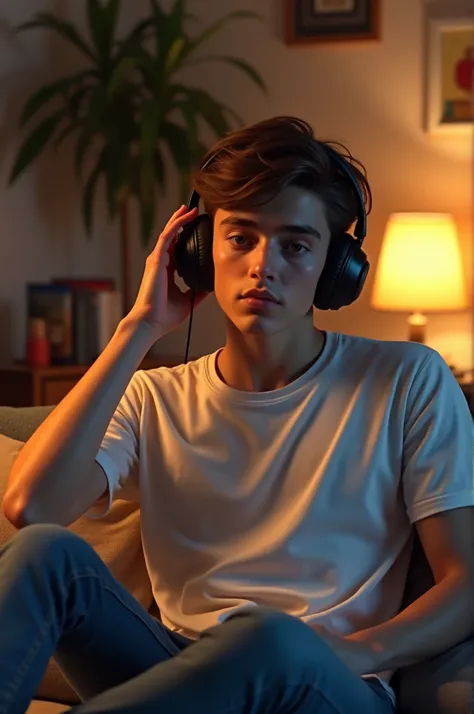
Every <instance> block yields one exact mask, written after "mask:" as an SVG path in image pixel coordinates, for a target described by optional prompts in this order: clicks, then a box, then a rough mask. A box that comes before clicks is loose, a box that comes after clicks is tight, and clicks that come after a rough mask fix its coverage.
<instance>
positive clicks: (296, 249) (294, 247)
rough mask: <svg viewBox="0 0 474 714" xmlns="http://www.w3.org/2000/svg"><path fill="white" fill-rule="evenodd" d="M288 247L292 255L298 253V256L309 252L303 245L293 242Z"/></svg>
mask: <svg viewBox="0 0 474 714" xmlns="http://www.w3.org/2000/svg"><path fill="white" fill-rule="evenodd" d="M286 247H287V249H288V250H289V251H290V252H291V253H297V254H298V255H300V254H303V253H306V251H307V250H308V248H307V247H306V246H305V245H303V243H294V242H291V243H288V245H287V246H286Z"/></svg>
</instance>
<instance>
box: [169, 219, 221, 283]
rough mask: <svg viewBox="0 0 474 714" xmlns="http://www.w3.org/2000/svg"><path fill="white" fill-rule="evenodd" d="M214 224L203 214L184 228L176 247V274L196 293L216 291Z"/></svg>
mask: <svg viewBox="0 0 474 714" xmlns="http://www.w3.org/2000/svg"><path fill="white" fill-rule="evenodd" d="M212 237H213V223H212V219H211V217H210V216H209V215H208V214H207V213H201V214H200V215H199V216H198V217H197V218H196V219H195V220H194V221H193V222H192V223H190V224H188V225H187V226H185V227H184V228H183V230H182V231H181V234H180V235H179V236H178V239H177V241H176V243H175V247H174V260H175V264H176V272H177V273H178V275H179V277H180V278H182V279H183V280H184V282H185V284H186V285H187V286H188V288H191V289H192V290H194V291H195V292H206V293H211V292H213V291H214V260H213V257H212Z"/></svg>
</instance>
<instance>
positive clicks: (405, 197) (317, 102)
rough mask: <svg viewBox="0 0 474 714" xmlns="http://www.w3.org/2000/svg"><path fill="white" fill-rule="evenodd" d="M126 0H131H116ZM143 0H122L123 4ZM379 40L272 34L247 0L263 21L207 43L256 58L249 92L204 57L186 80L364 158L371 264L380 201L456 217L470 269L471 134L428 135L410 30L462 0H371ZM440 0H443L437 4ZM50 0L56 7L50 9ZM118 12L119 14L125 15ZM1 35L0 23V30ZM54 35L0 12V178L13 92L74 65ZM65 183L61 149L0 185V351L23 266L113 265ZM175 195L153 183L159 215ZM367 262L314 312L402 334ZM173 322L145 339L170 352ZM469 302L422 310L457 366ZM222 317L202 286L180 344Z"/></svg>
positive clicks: (272, 8)
mask: <svg viewBox="0 0 474 714" xmlns="http://www.w3.org/2000/svg"><path fill="white" fill-rule="evenodd" d="M123 4H124V7H125V6H126V7H127V12H128V13H131V12H132V10H131V8H132V3H129V2H124V3H123ZM146 4H147V3H145V2H136V3H134V4H133V8H134V9H133V13H134V15H137V14H138V13H139V11H140V8H143V7H145V6H146ZM381 4H382V6H383V18H382V20H383V40H382V41H381V42H376V43H371V44H366V45H359V44H351V45H338V44H334V45H333V46H329V45H328V46H316V45H315V46H309V47H306V48H295V47H291V48H289V47H286V46H285V44H284V42H283V40H282V17H283V11H282V8H281V5H282V3H281V2H275V1H274V0H259V3H258V6H259V8H260V11H261V13H262V15H264V17H265V22H264V23H263V24H256V23H255V24H254V23H245V24H244V23H242V22H241V23H239V24H235V25H234V27H233V29H231V28H230V27H229V28H228V29H227V30H226V31H224V32H222V33H221V35H220V36H219V37H217V38H216V39H215V41H214V46H213V47H212V48H209V49H210V50H212V51H216V52H219V51H222V52H225V53H228V54H236V55H241V56H245V57H246V58H247V59H248V60H249V61H250V62H251V63H253V64H254V65H255V66H256V67H258V68H259V69H260V71H261V72H262V74H263V75H264V77H265V78H266V80H267V82H268V85H269V95H268V97H264V96H262V95H261V94H260V93H259V92H258V91H257V90H256V89H254V88H253V87H252V86H251V85H250V84H249V83H248V82H247V81H245V80H244V79H243V78H242V77H240V75H239V74H237V73H236V72H234V71H233V70H232V69H227V68H226V67H224V66H218V68H217V69H212V70H211V69H210V68H206V70H205V71H204V69H202V70H201V73H200V74H197V73H192V74H191V76H190V81H195V82H199V83H200V84H201V86H203V87H205V88H207V89H209V90H210V91H212V92H213V93H215V94H216V95H218V96H219V97H221V98H222V100H223V101H226V102H228V103H229V104H232V106H234V107H235V108H236V109H237V110H238V111H239V112H240V113H241V114H242V115H243V116H244V118H245V120H246V121H248V122H251V121H257V120H259V119H261V118H263V117H266V116H270V115H274V114H280V113H282V114H283V113H285V114H294V115H299V116H301V117H303V118H305V119H307V120H308V121H310V122H311V123H312V124H313V125H314V127H315V130H316V132H317V134H318V135H319V136H320V137H322V138H328V139H336V140H340V141H342V142H344V143H346V144H347V145H348V146H349V148H350V149H351V151H352V153H354V154H355V155H356V156H357V157H359V158H360V159H361V160H362V161H363V162H364V163H365V165H366V167H367V170H368V174H369V178H370V180H371V183H372V187H373V192H374V209H373V212H372V214H371V216H370V219H369V232H368V238H367V240H366V244H365V247H366V251H367V252H368V254H369V257H370V259H371V262H372V265H373V266H375V265H376V262H377V257H378V252H379V249H380V243H381V239H382V234H383V230H384V225H385V222H386V220H387V217H388V215H389V214H390V213H391V212H392V211H418V210H421V211H450V212H452V213H453V214H454V216H455V218H456V219H457V221H458V224H459V228H460V235H461V242H462V247H463V251H464V256H465V262H466V271H467V273H468V275H469V279H470V280H471V277H472V274H471V270H470V266H471V263H472V252H471V229H472V225H471V218H472V176H471V174H472V168H471V167H472V160H471V153H472V146H471V144H472V140H471V139H470V138H469V137H465V138H449V139H448V138H443V139H439V138H437V139H436V140H435V139H433V137H429V136H427V135H426V134H425V133H424V131H423V87H424V74H423V52H424V49H423V36H424V27H425V24H424V23H425V18H424V13H425V10H426V9H428V10H429V12H430V13H435V14H436V13H441V14H444V15H446V14H448V13H449V12H451V13H453V12H455V11H456V10H457V11H458V12H461V13H462V12H463V11H464V13H465V14H467V11H468V8H469V5H470V2H469V0H458V3H457V4H456V2H455V0H443V1H441V0H432V1H431V2H426V3H424V2H422V1H421V0H381ZM78 5H79V4H78V3H74V2H72V1H70V2H68V3H67V2H64V0H63V1H62V2H59V0H56V3H54V2H53V3H50V2H47V1H46V0H16V2H15V3H10V2H7V0H0V18H4V19H5V20H7V21H8V22H10V23H14V22H18V21H20V20H23V19H26V18H27V17H28V16H29V15H30V14H31V12H33V11H34V10H36V9H51V7H53V8H56V9H57V7H58V6H60V8H61V11H63V12H69V16H70V17H73V18H76V19H77V18H78V10H80V8H78ZM224 5H225V8H226V9H228V10H232V9H242V8H244V7H245V8H255V6H256V5H257V3H255V2H250V1H249V0H226V2H225V4H224V3H222V2H220V0H219V1H218V0H206V1H204V0H190V2H189V6H190V10H192V11H194V12H196V13H199V15H200V16H201V17H202V19H203V21H204V22H207V21H210V20H211V19H213V18H215V17H217V16H219V15H220V14H221V12H222V9H221V8H223V7H224ZM448 6H449V7H450V8H453V9H451V10H449V11H448V10H447V8H448ZM63 8H64V9H63ZM131 19H132V18H131V16H130V14H129V15H128V16H127V17H124V19H123V22H124V23H125V24H127V23H128V22H130V21H131ZM2 35H3V36H2ZM76 61H77V60H76V58H75V57H73V56H69V55H68V56H64V53H61V50H60V46H59V45H56V44H52V43H51V41H50V40H49V39H47V38H46V37H45V36H43V37H40V36H39V35H33V33H31V34H28V35H25V36H23V37H22V38H21V40H18V39H15V38H11V37H10V36H9V35H8V32H7V31H6V30H5V28H4V27H3V30H2V27H1V24H0V80H1V82H2V86H3V88H4V92H3V96H1V97H0V117H1V121H2V126H3V127H4V129H3V132H2V136H0V180H1V181H2V185H3V186H5V177H6V174H7V170H8V166H9V165H10V163H11V159H12V156H13V152H14V149H15V146H16V145H17V142H18V139H19V136H18V132H17V130H16V128H15V122H16V117H17V116H18V111H19V108H20V106H21V102H22V101H23V99H24V97H25V96H26V93H27V92H28V91H30V89H31V88H32V87H34V85H35V83H37V82H38V81H41V80H43V79H44V78H47V77H50V76H55V75H57V74H58V73H60V72H62V71H64V70H65V69H67V68H69V67H72V66H74V63H75V62H76ZM78 199H79V195H78V190H77V185H76V183H75V179H74V177H73V175H72V170H71V162H70V150H69V149H65V150H64V151H61V152H58V154H57V155H56V156H53V155H52V154H49V155H48V156H45V157H44V158H43V159H42V160H41V162H39V163H38V164H37V165H36V167H35V168H34V169H33V170H32V171H31V172H29V174H28V175H26V176H25V177H24V179H23V180H22V181H21V182H20V183H18V185H16V186H15V187H14V188H12V189H9V190H7V189H6V188H3V189H2V192H1V193H0V235H1V236H2V238H1V242H0V329H1V334H2V340H1V346H0V356H1V357H2V358H5V357H8V356H9V355H10V354H11V353H12V350H13V352H14V353H15V354H16V355H19V354H21V350H22V345H23V333H24V322H23V310H24V302H23V293H24V283H25V281H26V280H36V279H37V280H46V279H49V277H51V275H53V274H59V273H60V274H77V275H83V274H84V275H87V274H112V275H115V274H116V272H117V267H118V266H117V252H116V250H115V241H116V239H117V228H116V226H109V225H108V224H107V222H106V220H105V218H104V216H103V215H101V216H99V220H98V221H97V223H96V231H95V237H94V240H93V241H91V242H87V240H86V239H85V237H84V232H83V228H82V224H81V218H80V212H79V200H78ZM175 204H176V197H175V196H173V195H169V196H166V197H164V199H163V201H162V205H161V210H160V215H159V222H158V224H157V230H159V227H160V225H161V224H162V223H163V222H164V221H165V220H166V219H167V216H168V214H169V213H170V211H171V210H173V209H174V208H175ZM144 257H145V254H144V252H143V251H142V250H141V249H140V247H139V244H138V240H137V242H136V248H135V251H134V266H133V271H134V280H135V288H136V287H137V285H138V280H139V277H140V275H141V271H142V266H143V261H144ZM373 273H374V271H372V273H371V278H370V279H369V281H368V284H367V287H366V290H365V292H364V294H363V296H362V297H361V299H360V300H359V301H358V303H357V304H355V305H354V306H352V307H351V308H347V309H345V310H342V311H340V312H339V313H330V314H321V315H319V316H318V317H317V323H318V324H319V325H320V326H322V327H326V328H328V329H340V330H343V331H346V332H351V333H359V334H362V335H366V336H373V337H378V338H381V339H391V338H395V339H405V337H406V334H407V330H406V316H405V315H391V314H385V313H378V312H376V311H373V310H371V309H370V306H369V297H370V290H371V287H372V278H373ZM186 327H187V326H183V327H182V328H181V329H180V330H178V331H176V332H175V333H174V334H173V335H170V336H168V337H167V338H166V339H165V340H163V341H162V342H160V344H159V345H158V349H159V351H162V352H167V353H173V354H182V353H183V351H184V345H185V336H186ZM471 336H472V316H471V315H470V314H469V313H464V314H459V315H453V316H436V317H432V318H430V320H429V325H428V342H429V344H431V345H432V346H433V347H435V348H437V349H440V351H441V352H442V353H443V354H444V355H445V356H446V357H448V358H451V359H453V360H454V361H455V362H457V364H459V365H460V366H462V367H468V366H470V365H471V364H472V347H471V342H472V339H471ZM222 339H223V321H222V317H221V315H220V314H219V310H218V308H217V306H216V305H215V302H214V299H213V298H210V299H209V300H208V301H206V303H205V305H204V306H203V307H202V308H200V309H199V310H198V311H197V313H196V316H195V321H194V333H193V340H192V349H191V351H192V353H193V354H200V353H203V352H205V351H208V350H211V349H215V348H216V347H217V346H219V345H220V344H221V343H222Z"/></svg>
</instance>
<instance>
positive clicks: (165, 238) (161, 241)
mask: <svg viewBox="0 0 474 714" xmlns="http://www.w3.org/2000/svg"><path fill="white" fill-rule="evenodd" d="M185 209H186V206H185ZM196 216H197V208H192V209H191V210H190V211H188V210H187V209H186V210H185V212H184V211H183V213H182V214H180V213H178V215H177V217H176V218H173V220H171V221H170V222H169V223H167V225H166V226H165V228H164V229H163V231H162V232H161V234H160V236H159V238H158V240H157V242H156V246H155V248H154V251H153V252H155V251H156V252H158V253H161V252H162V251H164V250H167V249H168V248H169V246H170V244H171V242H172V240H173V238H174V237H175V236H176V234H177V233H178V231H180V230H181V228H183V226H185V225H186V223H190V222H191V221H193V220H194V219H195V218H196Z"/></svg>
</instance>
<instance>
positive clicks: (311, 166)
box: [192, 116, 372, 235]
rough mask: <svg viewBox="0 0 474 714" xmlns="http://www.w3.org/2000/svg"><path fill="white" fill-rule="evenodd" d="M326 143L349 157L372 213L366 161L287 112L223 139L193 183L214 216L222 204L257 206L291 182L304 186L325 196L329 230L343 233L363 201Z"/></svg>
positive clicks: (236, 207)
mask: <svg viewBox="0 0 474 714" xmlns="http://www.w3.org/2000/svg"><path fill="white" fill-rule="evenodd" d="M326 145H327V146H330V147H331V148H332V149H334V150H336V151H337V152H338V154H339V155H340V156H341V157H342V158H343V159H344V160H345V161H347V162H348V164H349V167H350V169H351V172H352V174H353V176H354V178H355V180H356V181H357V183H358V184H359V186H360V189H361V192H362V195H363V197H364V203H365V205H366V210H367V213H368V212H369V211H370V209H371V207H372V194H371V190H370V186H369V182H368V181H367V178H366V172H365V168H364V166H363V165H362V164H361V163H360V162H359V161H357V159H355V158H354V157H353V156H351V154H350V152H349V151H348V150H347V149H346V147H344V146H343V145H341V144H339V143H337V142H323V141H319V140H317V139H316V138H315V136H314V132H313V129H312V128H311V126H310V125H309V124H308V123H307V122H305V121H303V120H302V119H297V118H295V117H289V116H279V117H273V118H272V119H266V120H264V121H260V122H257V123H256V124H251V125H249V126H246V127H244V128H242V129H239V130H237V131H233V132H231V133H229V134H227V135H226V136H225V137H224V138H222V139H220V141H218V142H217V143H216V144H215V145H214V146H213V147H212V149H211V150H210V151H209V152H208V153H207V154H206V156H205V157H204V161H203V164H204V162H205V161H206V160H207V159H208V158H209V157H211V156H215V159H214V160H213V161H212V162H211V163H210V164H209V165H208V166H207V167H206V168H204V169H202V170H201V169H199V170H197V171H196V172H195V174H194V176H193V181H192V183H193V187H194V188H195V190H196V191H197V192H198V193H199V195H200V196H201V199H202V201H203V203H204V206H205V209H206V211H207V212H208V213H210V214H211V215H213V214H214V213H215V211H216V210H217V209H218V208H221V209H224V210H239V209H241V210H248V209H249V208H255V207H257V206H259V205H262V204H264V203H267V202H268V201H270V200H271V199H272V198H274V197H275V196H276V195H277V194H278V193H279V192H280V191H281V190H282V189H283V188H286V187H287V186H299V187H301V188H306V189H308V190H311V191H314V193H315V194H317V195H318V196H319V198H320V199H321V200H322V201H323V203H324V205H325V210H326V218H327V221H328V224H329V227H330V230H331V233H332V234H333V235H334V234H335V233H339V232H341V233H342V232H344V231H347V230H348V229H349V228H350V227H351V225H352V224H353V223H354V220H355V219H356V217H357V215H358V212H359V211H358V205H359V204H358V200H357V197H356V194H355V190H354V187H353V186H352V183H351V181H350V179H349V177H348V176H347V175H346V173H345V171H344V170H343V169H342V168H341V167H340V166H339V165H338V162H337V161H336V160H335V159H334V157H331V155H330V153H329V152H328V151H326V150H325V148H324V147H325V146H326ZM203 164H202V165H203Z"/></svg>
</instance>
